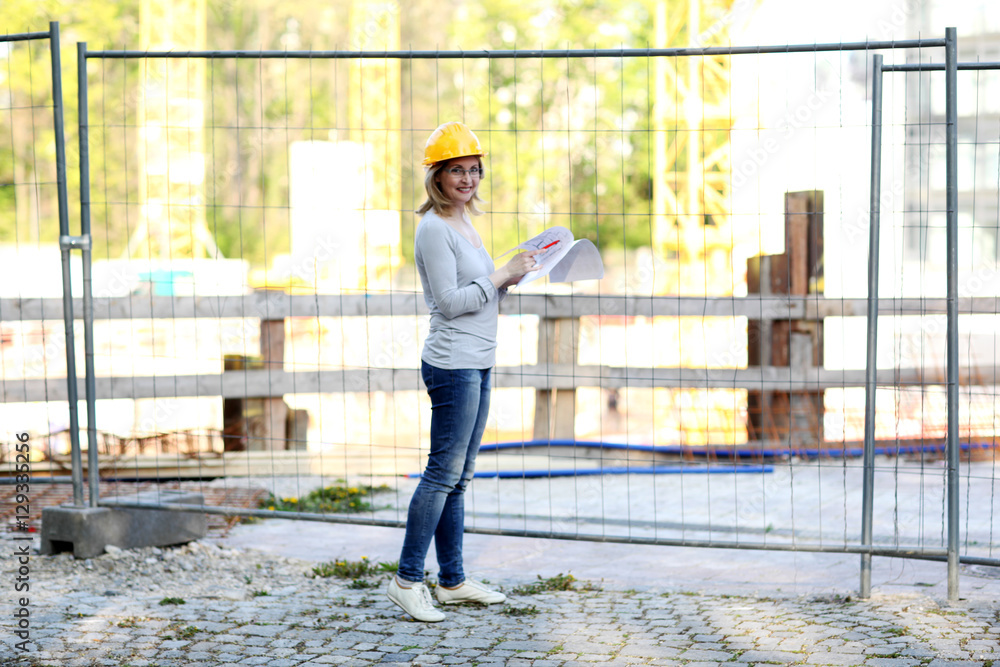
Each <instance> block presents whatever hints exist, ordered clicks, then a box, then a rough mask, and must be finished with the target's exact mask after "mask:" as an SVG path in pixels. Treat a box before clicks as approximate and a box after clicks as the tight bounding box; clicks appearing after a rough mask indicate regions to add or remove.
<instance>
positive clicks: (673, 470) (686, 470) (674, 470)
mask: <svg viewBox="0 0 1000 667" xmlns="http://www.w3.org/2000/svg"><path fill="white" fill-rule="evenodd" d="M750 472H753V473H764V472H774V466H744V465H736V466H711V467H703V466H697V467H696V466H642V467H637V466H609V467H601V468H578V469H573V468H564V469H561V470H485V471H482V472H477V473H474V474H473V477H498V478H500V479H534V478H538V477H583V476H585V475H681V474H684V475H689V474H694V475H709V474H734V473H750ZM422 476H423V475H421V474H420V473H419V472H414V473H410V474H408V475H407V477H409V478H411V479H413V478H417V477H422Z"/></svg>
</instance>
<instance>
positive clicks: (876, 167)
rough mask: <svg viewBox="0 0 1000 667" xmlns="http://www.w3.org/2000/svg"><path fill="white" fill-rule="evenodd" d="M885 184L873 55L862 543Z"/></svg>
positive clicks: (865, 582)
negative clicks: (880, 231) (882, 199)
mask: <svg viewBox="0 0 1000 667" xmlns="http://www.w3.org/2000/svg"><path fill="white" fill-rule="evenodd" d="M881 188H882V56H881V55H879V54H875V56H874V57H873V58H872V150H871V193H870V200H869V211H870V214H869V221H868V348H867V357H866V361H865V445H864V454H863V460H864V477H863V481H862V500H861V544H864V545H870V544H871V543H872V512H873V510H874V500H873V499H874V494H875V488H874V487H875V390H876V386H875V381H876V378H877V376H878V357H877V356H876V354H877V350H878V342H877V341H878V252H879V250H878V241H879V238H878V237H879V215H880V212H881V211H880V209H879V207H880V205H881V204H880V200H879V198H880V194H881ZM871 594H872V557H871V554H870V553H865V554H862V556H861V593H860V595H861V597H862V598H868V597H871Z"/></svg>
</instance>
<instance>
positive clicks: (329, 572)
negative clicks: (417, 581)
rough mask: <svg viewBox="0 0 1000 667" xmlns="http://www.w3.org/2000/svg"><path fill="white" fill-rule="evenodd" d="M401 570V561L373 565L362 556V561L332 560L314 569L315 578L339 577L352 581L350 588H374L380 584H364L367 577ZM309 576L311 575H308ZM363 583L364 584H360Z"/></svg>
mask: <svg viewBox="0 0 1000 667" xmlns="http://www.w3.org/2000/svg"><path fill="white" fill-rule="evenodd" d="M398 569H399V561H396V562H392V563H373V562H371V561H370V560H368V557H367V556H362V557H361V560H353V561H352V560H332V561H328V562H326V563H320V564H319V565H317V566H316V567H314V568H313V569H312V576H313V578H316V577H320V578H323V579H327V578H329V577H337V578H338V579H352V580H353V582H352V583H351V584H350V585H348V588H374V587H376V586H377V585H378V584H372V583H368V582H364V581H363V580H364V579H365V577H371V576H374V575H377V574H389V573H395V572H396V570H398ZM306 576H309V575H306ZM359 581H362V582H363V583H358V582H359Z"/></svg>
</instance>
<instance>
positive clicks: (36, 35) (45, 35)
mask: <svg viewBox="0 0 1000 667" xmlns="http://www.w3.org/2000/svg"><path fill="white" fill-rule="evenodd" d="M50 25H51V24H50ZM51 37H52V30H51V29H50V30H49V32H22V33H18V34H16V35H0V42H27V41H29V40H32V39H49V38H51Z"/></svg>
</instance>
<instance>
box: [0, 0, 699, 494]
mask: <svg viewBox="0 0 1000 667" xmlns="http://www.w3.org/2000/svg"><path fill="white" fill-rule="evenodd" d="M207 4H208V11H207V21H208V26H207V31H206V34H207V40H208V43H207V44H206V46H207V48H209V49H248V50H257V49H263V50H282V49H292V50H294V49H316V50H335V49H345V48H347V49H375V50H378V49H380V48H382V47H383V43H384V40H383V38H382V35H381V34H380V33H379V31H378V27H377V26H376V27H375V29H374V30H373V29H371V26H358V25H353V24H352V23H351V20H350V16H351V14H350V8H351V2H350V0H324V1H321V0H300V1H299V2H295V3H288V2H279V1H278V0H247V1H246V2H232V1H230V0H208V3H207ZM139 5H140V2H139V0H121V1H120V2H99V1H98V0H77V1H76V2H72V3H67V2H63V1H62V0H5V1H4V2H3V3H0V25H3V26H4V31H5V32H7V33H15V32H21V31H31V32H37V31H43V30H46V29H47V26H48V22H49V21H50V20H58V21H59V22H60V24H61V27H62V42H63V44H64V47H65V46H66V45H69V44H73V43H75V42H77V41H83V42H87V44H88V48H89V49H90V50H101V49H106V48H113V49H119V48H135V49H142V48H146V46H148V45H144V44H140V43H139V34H140V30H139V28H140V26H139ZM399 11H400V15H399V24H400V30H401V35H400V44H401V47H402V48H404V49H408V48H413V49H415V50H430V49H437V48H441V49H464V50H467V51H471V50H479V49H485V50H501V49H525V48H530V49H536V48H540V47H541V48H564V47H575V48H618V47H622V46H625V47H644V46H646V45H647V44H648V43H649V41H650V38H651V34H650V33H651V30H652V20H651V18H650V5H649V3H648V2H643V1H634V0H626V1H625V2H621V3H599V2H597V1H596V0H544V1H543V0H526V1H524V0H522V1H518V2H515V1H514V0H499V1H496V2H489V3H459V4H458V5H456V6H455V8H454V11H451V12H448V13H447V14H442V13H441V11H440V8H439V6H438V5H437V4H436V3H433V2H431V1H430V0H414V1H413V2H407V3H400V4H399ZM10 49H11V50H10V52H9V56H8V57H6V58H4V57H2V56H0V61H3V62H0V71H2V72H3V73H4V76H5V77H6V78H7V79H8V80H7V81H5V82H4V89H5V90H9V91H10V95H11V98H12V99H11V103H10V106H11V107H12V108H13V107H18V108H31V107H37V108H36V109H35V110H34V111H33V112H31V114H29V115H28V116H23V117H19V118H17V119H15V120H17V127H19V128H33V129H31V131H30V132H29V131H27V130H24V131H19V132H15V133H11V132H10V131H8V130H9V128H8V127H6V126H3V127H0V242H10V241H13V240H14V239H18V240H21V241H22V242H23V241H24V240H27V239H38V240H39V241H41V242H49V243H53V242H55V241H56V239H57V237H58V215H57V213H58V211H57V209H56V205H55V198H54V196H51V194H52V193H50V192H48V191H45V192H42V193H41V195H42V196H41V197H40V198H39V200H38V206H39V210H38V211H34V212H29V211H27V209H26V208H25V204H24V202H26V201H27V198H24V197H21V200H22V201H21V202H20V203H19V204H18V205H17V206H15V203H14V200H13V198H14V197H15V191H14V188H13V186H12V185H11V184H14V183H18V184H22V185H27V184H29V183H33V182H36V181H37V182H50V181H51V180H53V179H52V178H51V176H52V175H53V174H54V171H55V156H54V151H53V149H52V145H53V136H54V135H53V130H52V122H51V85H50V82H49V81H48V76H47V74H48V71H49V64H48V55H49V54H48V49H47V48H45V47H43V46H41V45H39V44H34V46H31V47H29V46H28V45H27V44H24V43H18V44H16V45H13V46H11V47H10ZM62 58H63V60H62V63H63V67H62V73H63V82H64V86H63V87H64V91H65V98H64V106H65V131H66V147H67V171H66V173H67V177H68V181H69V182H68V193H69V196H70V202H69V209H70V211H71V218H75V215H76V214H75V212H76V211H78V210H79V201H78V200H79V187H78V185H79V183H78V179H79V175H78V174H79V171H78V166H79V156H78V138H77V123H76V119H77V117H78V114H77V109H76V106H77V98H76V94H75V81H76V67H77V63H76V51H75V49H71V48H63V50H62ZM195 62H196V61H194V60H192V61H190V62H184V63H179V64H178V70H172V71H176V72H180V74H174V75H172V76H182V77H183V76H189V75H190V74H189V73H196V72H198V70H197V69H196V68H195V69H183V68H186V67H189V66H194V65H195ZM202 64H203V65H204V77H205V91H206V95H205V104H204V109H203V113H204V126H205V132H204V136H203V146H201V147H200V148H199V149H197V150H200V151H201V152H203V153H204V155H205V184H204V188H203V191H202V192H198V193H196V194H195V195H194V196H195V197H196V199H197V200H198V201H200V202H201V204H202V206H201V208H200V213H199V214H198V216H199V219H201V220H203V221H204V223H205V225H206V227H207V228H208V230H209V232H210V233H211V235H212V237H213V239H214V241H215V243H216V244H217V245H218V247H219V249H220V251H221V252H222V254H223V255H224V256H226V257H237V258H243V259H245V260H247V261H248V263H249V264H250V265H251V267H253V268H259V267H262V266H264V265H265V264H266V265H270V264H271V262H272V261H273V259H274V257H275V255H277V254H280V253H287V252H288V251H289V249H290V247H291V233H290V220H289V217H290V213H289V202H290V187H291V185H290V182H289V176H288V146H289V144H290V143H292V142H295V141H302V140H330V139H335V140H345V139H350V140H356V139H358V136H357V132H356V130H357V128H352V127H351V125H352V122H351V120H350V114H349V102H350V101H351V100H352V99H356V98H355V97H354V96H356V95H358V94H359V91H358V87H357V79H356V77H354V75H353V74H352V68H356V63H353V62H351V61H346V60H336V59H333V60H320V59H315V60H313V59H297V60H295V59H288V60H283V59H268V60H254V59H221V58H220V59H211V60H209V61H207V62H204V63H202ZM157 67H158V65H156V64H154V63H153V62H152V61H147V60H144V59H135V60H97V59H94V60H91V61H89V63H88V67H87V72H88V87H89V92H90V108H89V111H90V119H91V126H90V128H89V138H90V144H89V145H90V157H89V164H90V173H91V199H92V209H91V217H92V224H93V233H94V246H93V248H94V249H93V252H94V258H95V260H100V259H104V258H118V257H120V256H122V255H132V256H135V255H136V254H139V255H141V254H142V253H143V252H144V248H142V247H140V248H137V249H136V248H133V249H132V250H129V249H128V242H129V239H130V238H132V237H133V236H134V235H135V234H136V230H137V227H138V226H139V225H140V224H141V222H142V219H143V217H142V216H143V214H142V211H141V210H140V206H139V203H140V202H141V200H142V196H143V195H142V188H143V183H142V176H141V175H140V174H138V173H137V170H136V165H137V164H138V161H139V156H140V154H141V151H142V150H143V137H142V135H141V133H140V129H139V128H140V127H141V126H142V114H143V109H144V104H145V103H146V100H147V97H146V96H147V95H148V94H149V93H150V91H155V90H157V89H159V88H162V87H164V86H166V87H169V85H170V79H169V77H168V78H167V79H166V80H163V77H161V76H159V75H158V74H157V69H156V68H157ZM352 78H353V83H352ZM650 78H651V72H650V70H649V63H648V62H646V61H644V60H642V59H616V58H600V59H598V58H572V59H545V60H541V59H496V60H486V59H451V60H438V61H435V60H433V59H413V60H403V61H401V62H400V85H401V88H402V91H401V99H402V105H403V108H402V113H401V118H402V121H403V127H402V130H401V137H400V139H401V147H402V156H401V158H402V160H401V164H402V169H401V174H400V179H401V180H400V182H399V184H398V188H396V189H397V190H398V191H399V192H400V193H401V208H402V211H401V212H402V218H403V229H402V234H403V239H402V241H403V247H402V249H401V252H402V257H403V259H404V261H409V259H410V258H411V257H412V238H413V233H414V228H415V222H416V221H415V218H414V216H413V214H412V210H413V209H415V208H416V207H417V206H419V204H420V203H421V201H422V200H423V169H422V168H421V165H420V159H421V158H422V150H423V142H424V140H425V139H426V136H427V134H429V132H430V130H431V129H432V128H434V127H435V126H436V125H438V124H439V123H441V122H444V121H447V120H454V119H459V120H464V121H465V122H467V123H469V124H470V125H471V126H472V127H473V128H474V129H475V130H476V131H477V132H478V133H479V135H480V138H481V139H482V140H483V141H484V143H485V144H486V148H487V150H488V151H489V152H490V155H489V157H488V158H487V160H486V167H487V176H486V178H485V179H484V181H483V183H482V186H481V187H482V195H483V197H484V199H486V200H487V205H486V207H485V209H486V210H487V215H486V216H484V217H483V218H480V219H479V220H477V223H476V224H477V227H478V228H479V229H480V231H481V233H482V236H483V237H484V240H485V242H486V245H487V249H488V250H490V251H491V252H492V254H493V255H498V254H500V253H501V252H503V251H506V250H507V249H509V248H511V247H513V246H514V245H516V244H517V243H518V242H520V241H523V240H525V239H526V238H528V237H530V236H532V235H533V234H535V233H537V232H538V231H540V230H541V229H543V228H545V227H548V226H551V225H556V224H559V225H564V226H566V227H569V228H570V229H572V230H573V232H574V234H575V235H576V236H577V237H586V238H590V239H591V240H593V241H594V242H595V243H597V244H598V245H599V246H600V247H601V249H602V250H608V249H614V248H623V247H624V248H632V247H636V246H642V245H648V244H649V243H650V238H649V215H650V209H651V197H652V192H651V187H650V183H651V179H650V172H651V169H652V157H651V147H650V145H649V141H648V137H649V129H650V128H649V127H647V123H648V118H649V110H650V107H651V100H650V99H649V97H648V92H647V91H649V90H650V89H651V87H652V86H651V81H650ZM352 86H353V87H352ZM365 95H366V97H365V101H366V104H367V105H368V106H369V107H371V106H372V105H375V104H377V93H374V92H366V93H365ZM372 95H375V97H372ZM5 122H7V121H0V125H3V123H5ZM680 159H683V156H681V157H680ZM17 196H20V193H18V195H17ZM184 196H187V195H184ZM35 217H37V219H38V221H39V222H38V224H37V227H36V228H34V229H29V227H30V226H31V225H34V223H33V222H31V220H34V219H35ZM15 218H16V219H15ZM336 224H337V221H336V220H331V225H336ZM71 225H74V227H75V219H74V220H71ZM154 233H155V230H154ZM338 511H339V510H338ZM345 511H349V510H345Z"/></svg>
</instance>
